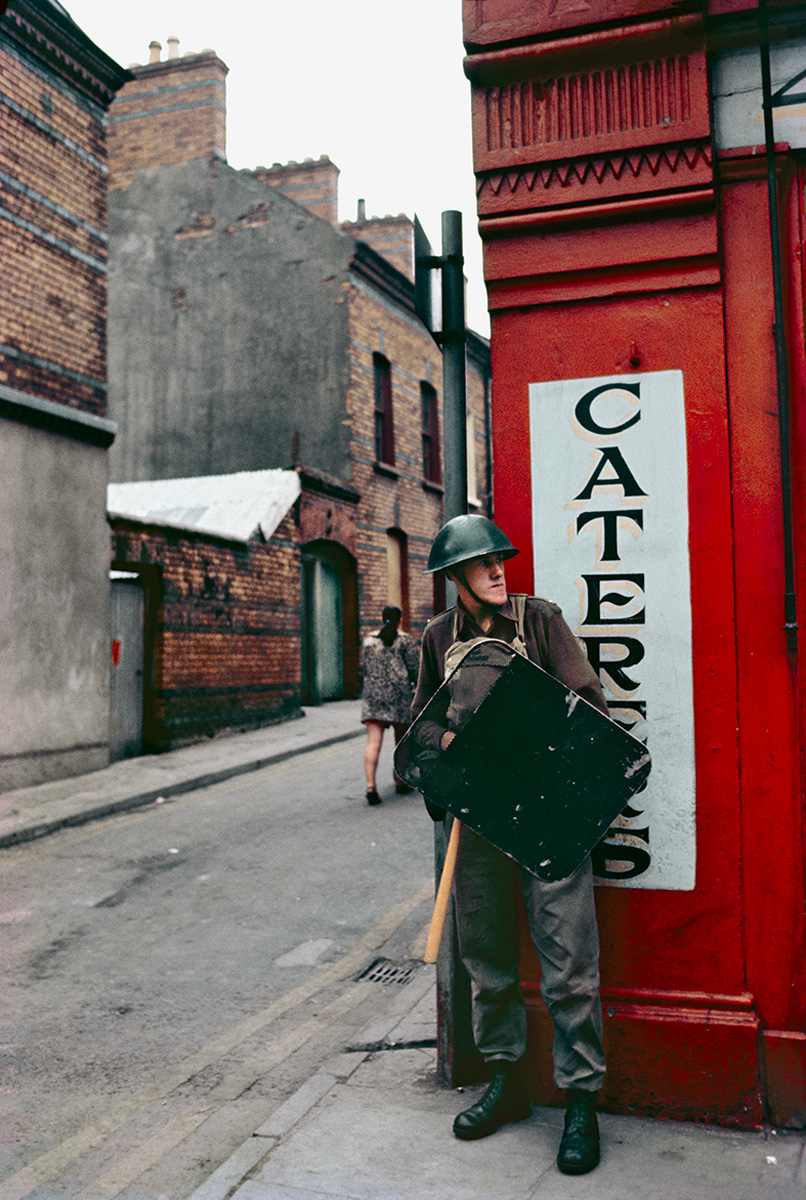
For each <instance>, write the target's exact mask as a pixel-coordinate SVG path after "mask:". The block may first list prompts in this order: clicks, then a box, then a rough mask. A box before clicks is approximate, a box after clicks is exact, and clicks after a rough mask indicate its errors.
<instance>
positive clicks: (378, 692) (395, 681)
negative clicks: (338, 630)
mask: <svg viewBox="0 0 806 1200" xmlns="http://www.w3.org/2000/svg"><path fill="white" fill-rule="evenodd" d="M362 651H363V668H364V693H363V701H364V702H363V704H362V706H361V720H362V721H381V722H383V723H385V724H394V725H408V723H409V721H410V720H411V702H412V699H413V696H414V687H413V685H414V683H415V682H416V679H417V671H418V669H419V665H420V647H419V646H418V645H417V643H416V642H415V641H414V638H412V637H410V636H409V634H408V633H398V635H397V637H396V638H395V640H394V641H393V642H392V645H391V646H385V645H384V643H383V642H382V641H381V639H380V638H379V637H378V634H377V633H373V634H371V635H370V636H369V637H368V638H365V639H364V645H363V648H362Z"/></svg>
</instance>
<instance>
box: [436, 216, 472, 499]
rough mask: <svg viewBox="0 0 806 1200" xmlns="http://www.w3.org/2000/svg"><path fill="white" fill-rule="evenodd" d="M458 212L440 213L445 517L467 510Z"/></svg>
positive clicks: (462, 283) (462, 284) (462, 292)
mask: <svg viewBox="0 0 806 1200" xmlns="http://www.w3.org/2000/svg"><path fill="white" fill-rule="evenodd" d="M464 261H465V260H464V257H463V253H462V214H461V213H460V212H455V211H453V210H450V211H448V212H444V213H443V214H442V262H443V266H442V337H441V342H442V394H443V415H444V423H445V520H446V521H450V520H451V519H452V518H453V517H459V516H463V515H464V513H466V512H467V427H466V411H467V397H466V382H465V377H466V365H465V350H466V341H467V332H466V329H465V279H464Z"/></svg>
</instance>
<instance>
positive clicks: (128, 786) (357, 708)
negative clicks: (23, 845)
mask: <svg viewBox="0 0 806 1200" xmlns="http://www.w3.org/2000/svg"><path fill="white" fill-rule="evenodd" d="M303 712H304V716H302V717H301V718H299V719H298V720H294V721H284V722H282V723H281V724H279V725H269V726H267V728H265V729H256V730H253V731H251V732H250V733H239V734H232V735H231V736H229V737H217V738H210V739H209V740H208V741H205V742H200V743H198V744H197V745H195V746H185V747H183V748H182V749H181V750H171V751H169V752H168V753H167V754H146V755H143V756H142V757H141V758H124V759H122V760H121V761H120V762H116V763H113V764H112V765H111V766H109V767H105V768H104V769H103V770H101V771H93V772H92V773H91V774H88V775H75V776H73V777H72V778H71V779H57V780H54V781H53V782H52V783H41V784H38V785H36V786H35V787H27V788H18V789H17V790H16V791H13V792H6V793H4V794H3V795H0V847H3V846H12V845H14V844H15V843H17V842H25V841H30V840H31V839H33V838H37V837H44V836H45V835H47V834H49V833H54V832H55V831H56V830H58V829H62V828H64V827H65V826H67V825H83V824H85V823H86V822H87V821H94V820H97V819H99V818H100V817H106V816H110V815H111V814H112V813H116V812H125V811H127V810H128V809H132V808H140V807H142V806H144V805H146V804H153V803H155V802H156V801H157V800H158V799H159V798H160V797H164V798H165V799H168V797H170V796H178V795H180V794H181V793H182V792H190V791H193V790H194V789H195V788H198V787H205V786H208V785H209V784H212V783H220V782H221V781H222V780H224V779H230V778H231V777H232V776H234V775H242V774H244V773H245V772H247V771H256V770H259V769H260V768H261V767H266V766H269V764H271V763H274V762H282V761H283V759H285V758H290V757H291V756H292V755H294V754H300V753H302V752H303V751H304V750H313V749H317V748H319V747H322V746H329V745H332V744H334V743H335V742H341V741H344V740H345V739H347V738H352V737H361V736H363V734H364V727H363V725H362V724H361V701H360V700H339V701H336V702H334V703H331V704H323V705H321V706H320V707H318V708H306V709H304V710H303Z"/></svg>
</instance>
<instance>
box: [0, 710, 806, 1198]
mask: <svg viewBox="0 0 806 1200" xmlns="http://www.w3.org/2000/svg"><path fill="white" fill-rule="evenodd" d="M359 718H360V702H359V701H341V702H338V703H333V704H327V705H323V706H322V707H321V708H315V709H307V710H306V713H305V716H304V717H303V718H302V719H300V720H297V721H291V722H288V723H286V724H283V725H276V726H271V727H269V728H267V729H262V730H257V731H255V732H252V733H247V734H239V735H235V736H233V737H228V738H216V739H212V740H210V741H209V742H205V743H203V744H201V745H197V746H189V747H186V748H184V749H181V750H175V751H172V752H171V753H169V754H164V755H159V756H146V757H143V758H137V759H128V760H124V761H123V762H120V763H115V764H114V765H113V766H111V767H108V768H106V769H105V770H102V771H97V772H94V773H93V774H91V775H85V776H80V777H76V778H73V779H68V780H60V781H58V782H55V783H48V784H42V785H40V786H38V787H32V788H23V789H19V790H18V791H15V792H8V793H6V794H5V795H3V796H0V846H10V845H14V844H15V843H18V842H21V841H25V840H29V839H31V838H36V837H42V836H45V835H46V834H48V833H52V832H55V831H56V830H57V829H59V828H62V827H64V826H67V825H75V824H81V823H83V822H86V821H91V820H97V819H99V818H101V817H103V816H107V815H110V814H112V813H115V812H121V811H125V810H127V809H131V808H136V807H139V806H143V805H146V804H149V803H156V802H158V800H159V798H160V797H165V798H166V799H167V798H168V797H169V796H171V795H177V794H179V793H181V792H186V791H190V790H192V789H193V788H196V787H201V786H204V785H205V784H209V783H214V782H219V781H220V780H222V779H227V778H229V777H231V776H233V775H238V774H242V773H245V772H247V771H250V770H257V769H258V768H260V767H263V766H266V765H268V764H270V763H272V762H279V761H282V760H283V759H285V758H288V757H290V756H291V755H294V754H299V753H302V752H304V751H305V750H308V749H314V748H317V747H321V746H326V745H329V744H333V743H335V742H339V741H343V740H345V739H347V738H351V737H355V736H360V735H361V734H362V733H363V729H362V727H361V725H360V720H359ZM314 969H315V968H314ZM378 986H379V987H380V988H382V989H383V1003H382V1004H381V1005H380V1006H379V1011H380V1012H381V1014H382V1015H381V1016H380V1017H377V1018H376V1019H375V1021H374V1022H373V1024H372V1025H371V1026H370V1027H368V1028H367V1029H365V1030H364V1031H363V1032H362V1034H361V1036H360V1037H358V1038H353V1039H352V1040H347V1039H346V1040H345V1044H344V1047H343V1050H342V1052H341V1053H340V1054H339V1055H337V1056H336V1057H335V1058H333V1059H331V1060H329V1061H328V1062H325V1063H322V1064H321V1066H320V1067H319V1068H318V1069H317V1071H316V1072H315V1073H314V1074H313V1075H311V1077H310V1078H309V1079H307V1080H306V1081H305V1083H303V1085H302V1086H301V1087H300V1088H299V1089H298V1090H297V1092H296V1093H294V1095H292V1096H291V1097H290V1098H289V1099H287V1100H286V1101H285V1102H284V1103H283V1104H282V1105H280V1106H279V1107H278V1108H277V1109H275V1110H274V1111H268V1112H267V1113H266V1116H265V1120H264V1121H263V1122H262V1123H261V1124H260V1125H259V1127H258V1128H257V1129H256V1130H255V1131H254V1133H253V1135H252V1136H251V1137H249V1138H247V1140H246V1141H245V1142H243V1143H242V1145H241V1146H239V1147H238V1149H237V1150H236V1151H235V1152H234V1153H233V1154H232V1155H231V1156H230V1158H228V1159H227V1161H226V1162H224V1163H223V1164H222V1165H221V1166H220V1167H219V1168H218V1169H217V1170H216V1171H214V1172H213V1174H212V1175H211V1176H210V1177H209V1178H208V1179H207V1181H206V1182H205V1183H204V1184H202V1185H201V1186H200V1187H198V1188H197V1189H196V1190H195V1191H194V1192H193V1194H192V1197H189V1198H186V1197H165V1198H162V1197H161V1198H160V1200H432V1198H433V1200H499V1198H500V1200H571V1198H572V1197H573V1198H574V1200H625V1198H626V1197H629V1198H633V1197H635V1198H636V1200H806V1133H803V1132H800V1131H785V1130H773V1129H765V1130H760V1131H757V1132H742V1133H736V1132H731V1131H727V1130H721V1129H714V1128H705V1127H701V1126H697V1125H692V1124H684V1123H680V1122H671V1121H653V1120H649V1119H642V1118H636V1117H621V1116H613V1115H610V1114H606V1113H605V1114H602V1116H601V1118H600V1123H601V1128H602V1162H601V1164H600V1166H599V1167H598V1168H597V1170H595V1171H594V1172H592V1173H591V1174H590V1175H587V1176H583V1177H580V1178H573V1177H567V1176H563V1175H561V1174H560V1173H559V1172H558V1171H557V1168H556V1166H555V1162H554V1156H555V1154H556V1149H557V1144H558V1142H559V1137H560V1132H561V1128H562V1112H561V1110H560V1109H552V1108H535V1109H534V1110H533V1113H532V1116H531V1118H530V1119H529V1120H528V1121H525V1122H522V1123H520V1124H517V1125H510V1126H507V1127H505V1128H504V1129H501V1130H499V1132H498V1133H497V1134H495V1136H493V1137H491V1138H487V1139H485V1140H483V1141H479V1142H459V1141H457V1140H456V1139H455V1138H454V1137H453V1135H452V1133H451V1124H452V1121H453V1118H454V1116H455V1114H456V1113H457V1112H458V1111H459V1110H460V1109H461V1108H463V1107H466V1105H467V1104H469V1103H472V1100H473V1099H474V1098H475V1095H476V1094H477V1091H478V1090H480V1089H466V1090H465V1091H464V1092H463V1093H461V1094H460V1093H459V1092H455V1091H451V1090H449V1089H447V1088H444V1087H443V1086H441V1085H440V1084H439V1083H438V1081H437V1079H436V1074H435V1066H436V1050H435V1048H434V1043H435V1030H436V1015H435V981H434V968H433V967H427V966H425V965H422V966H421V967H419V968H417V969H416V970H415V971H414V973H413V975H412V976H411V977H410V978H409V979H408V980H407V981H406V982H404V983H402V984H400V983H383V984H379V985H378ZM210 1152H211V1157H214V1156H215V1147H211V1148H210Z"/></svg>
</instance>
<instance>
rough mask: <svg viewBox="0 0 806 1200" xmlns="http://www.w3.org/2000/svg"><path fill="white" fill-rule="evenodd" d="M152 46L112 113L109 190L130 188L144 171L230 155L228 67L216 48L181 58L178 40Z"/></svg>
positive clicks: (111, 110) (132, 70) (125, 87)
mask: <svg viewBox="0 0 806 1200" xmlns="http://www.w3.org/2000/svg"><path fill="white" fill-rule="evenodd" d="M161 54H162V46H161V44H160V43H159V42H156V41H154V42H151V44H150V45H149V61H148V63H147V64H146V65H145V66H132V67H130V68H129V69H130V71H131V73H132V74H133V75H134V77H135V78H134V79H133V80H132V81H131V82H130V83H127V84H126V85H125V86H124V87H122V88H121V89H120V91H119V92H118V93H117V96H116V97H115V100H114V102H113V104H112V106H111V108H110V110H109V131H108V134H107V150H108V155H109V187H110V188H121V187H128V186H129V184H130V183H131V181H132V177H133V176H134V172H135V171H136V170H137V169H138V168H140V167H161V166H167V165H168V164H171V163H183V162H189V161H190V160H191V159H194V158H205V157H207V156H208V155H211V154H213V155H215V156H216V157H217V158H222V159H223V158H225V157H226V117H227V100H226V82H225V81H226V77H227V71H228V68H227V66H226V65H225V64H224V63H223V62H222V61H221V59H220V58H219V57H218V55H217V54H216V53H215V52H214V51H213V50H202V51H201V52H200V53H199V54H183V55H182V56H181V57H180V54H179V38H177V37H174V36H171V37H169V38H168V57H167V59H165V60H162V59H161Z"/></svg>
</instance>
